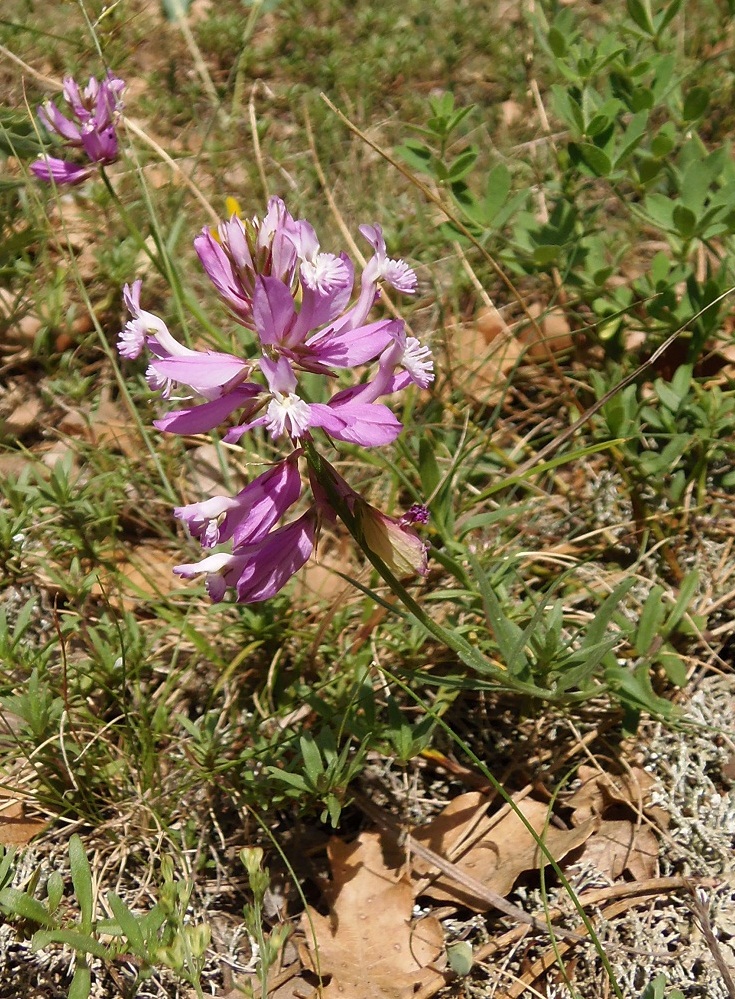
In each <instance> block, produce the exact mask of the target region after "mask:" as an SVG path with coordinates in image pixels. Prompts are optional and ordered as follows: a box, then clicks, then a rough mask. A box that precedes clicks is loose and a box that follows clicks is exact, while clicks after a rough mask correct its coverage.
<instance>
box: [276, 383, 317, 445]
mask: <svg viewBox="0 0 735 999" xmlns="http://www.w3.org/2000/svg"><path fill="white" fill-rule="evenodd" d="M266 417H267V420H268V422H267V423H266V427H267V428H268V432H269V433H270V435H271V437H272V438H273V439H274V440H275V439H276V438H277V437H280V436H281V435H282V434H288V435H289V437H293V438H298V437H303V435H304V434H305V433H306V431H307V430H308V429H309V424H310V420H311V412H310V410H309V406H308V404H307V403H305V402H304V400H303V399H301V398H300V397H299V396H297V395H295V394H294V393H291V392H289V393H287V394H283V393H281V392H274V393H273V398H272V399H271V401H270V403H269V405H268V409H267V411H266Z"/></svg>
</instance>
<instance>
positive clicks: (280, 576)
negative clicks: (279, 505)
mask: <svg viewBox="0 0 735 999" xmlns="http://www.w3.org/2000/svg"><path fill="white" fill-rule="evenodd" d="M317 521H318V517H317V512H316V510H315V508H313V507H311V508H310V509H309V510H307V511H306V513H304V514H303V515H302V516H301V517H299V518H298V520H294V521H292V522H291V523H290V524H286V525H285V526H284V527H279V528H278V529H277V530H275V531H271V532H270V534H267V535H266V536H265V537H264V538H262V539H261V540H259V541H255V542H253V543H248V544H243V545H240V546H239V547H237V548H235V549H234V551H233V552H232V554H228V553H227V552H220V553H217V554H214V555H209V556H207V557H206V558H204V559H202V561H201V562H192V563H188V564H185V565H177V566H174V572H175V573H176V574H177V575H179V576H182V577H183V578H184V579H192V578H193V577H194V576H198V575H200V574H201V573H206V581H205V582H206V587H207V592H208V593H209V595H210V597H211V598H212V600H214V601H215V602H219V601H220V600H222V599H223V597H224V595H225V592H226V591H227V588H228V587H234V589H235V591H236V593H237V600H238V602H239V603H244V604H248V603H257V602H258V601H260V600H269V599H270V598H271V597H272V596H275V594H276V593H278V591H279V590H281V589H282V588H283V587H284V586H285V585H286V583H287V582H288V581H289V579H290V578H291V577H292V576H293V575H294V574H295V573H297V572H298V571H299V569H300V568H301V567H302V566H303V565H304V564H305V562H306V561H307V560H308V559H309V556H310V555H311V553H312V551H313V550H314V538H315V535H316V527H317Z"/></svg>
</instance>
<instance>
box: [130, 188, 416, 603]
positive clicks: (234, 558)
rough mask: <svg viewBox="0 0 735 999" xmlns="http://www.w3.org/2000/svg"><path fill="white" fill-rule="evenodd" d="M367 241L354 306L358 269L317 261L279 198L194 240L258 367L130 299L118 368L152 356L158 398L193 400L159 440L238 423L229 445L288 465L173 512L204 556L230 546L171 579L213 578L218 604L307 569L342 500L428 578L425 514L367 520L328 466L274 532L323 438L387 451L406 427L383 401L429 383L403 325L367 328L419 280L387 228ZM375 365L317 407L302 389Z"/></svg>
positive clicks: (370, 230)
mask: <svg viewBox="0 0 735 999" xmlns="http://www.w3.org/2000/svg"><path fill="white" fill-rule="evenodd" d="M360 232H361V233H362V235H363V236H364V237H365V239H366V240H367V241H368V243H369V244H370V245H371V247H372V250H373V255H372V257H371V258H370V260H369V261H368V263H367V264H366V266H365V267H364V269H363V271H362V274H361V276H360V285H359V291H358V292H357V294H354V293H353V289H354V284H355V269H354V266H353V264H352V261H351V260H350V259H349V257H348V256H347V255H346V254H344V253H341V254H340V255H339V256H336V255H334V254H332V253H324V252H322V251H321V250H320V247H319V242H318V240H317V237H316V233H315V232H314V229H313V228H312V226H311V225H310V224H309V223H308V222H306V221H304V220H295V219H294V218H292V216H291V215H290V214H289V212H288V211H287V209H286V206H285V205H284V203H283V201H281V200H280V198H271V199H270V201H269V202H268V211H267V213H266V215H265V217H264V218H263V219H262V220H260V219H258V218H253V219H251V220H247V221H242V220H241V219H240V218H239V217H238V216H237V215H233V216H232V218H230V219H229V220H228V221H224V222H222V223H220V225H219V226H218V228H217V230H216V232H215V231H212V230H210V229H204V230H203V231H202V232H201V233H200V235H199V236H197V237H196V239H195V241H194V246H195V248H196V251H197V254H198V256H199V259H200V261H201V263H202V266H203V267H204V270H205V271H206V273H207V275H208V277H209V278H210V280H211V281H212V284H213V285H214V287H215V289H216V290H217V293H218V294H219V296H220V298H221V299H222V301H223V302H224V304H225V305H226V307H227V309H228V310H229V312H230V314H231V316H232V318H233V319H234V320H235V322H236V323H238V324H239V325H240V326H242V327H244V328H245V329H246V330H248V331H249V332H250V334H251V336H252V339H253V340H254V342H255V347H256V350H255V351H254V352H252V354H253V356H247V357H239V356H236V355H234V354H227V353H222V352H219V351H199V350H191V349H190V348H188V347H185V346H184V345H183V344H180V343H179V342H178V341H177V340H176V339H175V338H174V337H173V336H172V335H171V333H170V332H169V330H168V328H167V327H166V325H165V323H164V322H163V321H162V320H161V319H160V318H158V317H157V316H155V315H153V314H152V313H150V312H146V311H145V310H144V309H142V308H141V304H140V294H141V282H140V281H139V280H138V281H135V282H134V283H133V285H132V286H126V287H125V291H124V302H125V305H126V307H127V310H128V312H129V313H130V316H131V318H130V320H129V321H128V323H127V324H126V326H125V328H124V329H123V330H122V332H121V333H120V338H119V342H118V349H119V352H120V354H121V356H123V357H125V358H128V359H133V358H136V357H138V356H139V355H140V354H141V353H142V352H143V351H144V350H147V351H148V354H149V357H150V364H149V367H148V371H147V378H148V383H149V385H150V386H151V388H153V389H156V390H160V391H161V393H162V395H163V397H164V398H168V397H169V395H170V394H171V392H172V391H173V389H174V386H176V392H177V395H178V394H179V393H180V392H181V391H182V388H183V390H184V391H187V392H189V393H191V394H192V395H193V396H194V397H199V399H196V398H192V399H191V403H190V404H189V405H187V406H186V407H184V408H182V409H177V410H174V411H173V412H170V413H168V414H167V415H165V416H163V417H162V418H161V419H158V420H156V421H154V422H155V426H156V427H158V428H159V429H160V430H164V431H168V432H169V433H178V434H198V433H204V432H207V431H210V430H213V429H214V428H215V427H218V426H220V425H221V424H222V423H223V422H224V421H226V420H229V419H230V417H232V415H233V414H235V413H237V414H238V416H237V419H238V421H239V422H238V423H237V424H236V425H235V426H233V427H231V428H230V429H229V430H228V431H227V433H226V435H225V438H224V439H225V441H226V442H228V443H234V442H236V441H238V440H239V439H240V438H241V437H242V436H243V435H244V434H246V433H247V432H248V431H250V430H252V429H254V428H255V427H263V428H264V429H265V430H266V432H267V433H268V434H269V435H270V437H271V438H272V439H273V440H281V439H282V440H284V442H285V443H287V444H288V446H289V447H290V449H291V450H290V453H289V454H287V456H286V457H284V458H283V459H282V460H281V461H279V462H277V463H276V464H274V465H273V466H272V467H270V468H269V469H268V470H267V471H266V472H264V473H263V474H261V475H259V476H258V477H257V478H255V479H254V480H253V481H251V482H250V483H248V485H247V486H245V488H244V489H242V490H241V491H240V492H239V493H238V494H237V495H236V496H231V497H230V496H214V497H212V498H210V499H208V500H204V501H203V502H201V503H193V504H190V505H188V506H183V507H179V508H177V509H176V510H175V511H174V512H175V515H176V516H177V517H179V518H180V519H181V520H182V521H183V522H184V523H185V524H186V525H187V527H188V528H189V531H190V533H191V534H192V535H193V536H194V537H196V538H198V539H199V541H200V542H201V544H202V547H204V548H205V549H210V548H214V547H216V546H218V545H221V544H225V543H231V550H230V551H221V552H215V553H213V554H210V555H208V556H206V557H205V558H204V559H203V560H202V561H200V562H197V563H193V564H188V565H180V566H177V567H176V568H175V569H174V571H175V572H177V573H178V574H179V575H181V576H183V577H185V578H190V577H192V576H195V575H198V574H200V573H204V574H206V584H207V589H208V591H209V593H210V596H211V597H212V599H213V600H221V599H222V598H223V596H224V594H225V592H226V590H227V588H228V587H233V588H234V589H235V591H236V594H237V600H238V601H240V602H242V603H250V602H254V601H258V600H266V599H268V598H269V597H271V596H273V595H274V594H275V593H277V592H278V591H279V590H280V589H281V587H283V586H284V585H285V583H286V582H287V581H288V579H290V578H291V576H292V575H293V574H294V573H295V572H297V571H298V570H299V569H300V568H301V567H302V566H303V565H304V563H305V562H306V561H307V560H308V558H309V557H310V555H311V553H312V551H313V549H314V545H315V538H316V534H317V529H318V525H319V523H320V521H321V520H324V519H326V520H334V518H335V515H336V514H335V511H334V509H333V507H332V505H331V503H330V499H329V496H328V495H327V492H328V491H331V494H332V497H338V499H339V503H341V504H343V505H344V507H345V509H347V510H348V511H349V513H350V515H351V516H352V517H353V518H354V521H355V523H356V525H357V527H358V530H359V531H360V535H361V537H362V538H363V539H364V541H365V544H367V545H368V547H369V548H370V549H371V551H373V553H374V554H376V555H378V556H379V557H380V558H382V559H383V561H384V562H385V563H386V564H387V565H388V566H389V568H391V569H392V570H393V571H395V572H399V573H406V572H411V571H413V572H419V573H425V572H426V547H425V545H424V543H423V542H422V541H421V540H420V538H419V537H418V536H417V535H416V534H415V532H414V531H413V530H412V529H411V526H410V525H411V524H413V523H416V522H420V523H423V522H425V521H426V517H427V514H426V510H425V508H423V507H412V508H411V510H409V511H408V513H407V514H406V516H405V517H403V518H401V519H400V520H394V519H393V518H390V517H387V516H385V515H384V514H382V513H380V511H378V510H376V509H375V508H374V507H371V506H370V505H369V504H368V503H366V502H365V500H364V499H362V497H361V496H359V494H357V493H356V492H354V491H353V490H352V489H351V488H350V486H349V485H348V484H347V483H346V482H345V481H344V479H342V478H341V477H340V476H339V475H338V474H337V472H336V471H335V470H334V469H333V468H332V467H331V465H329V464H328V463H327V462H326V461H324V460H323V459H322V460H321V466H322V469H323V470H324V474H325V475H326V476H327V478H328V484H329V490H326V491H325V489H324V488H323V485H321V484H320V483H319V482H317V481H316V480H315V479H314V477H313V470H310V479H311V487H312V494H313V502H312V504H311V506H310V507H309V508H308V509H307V510H306V512H305V513H303V514H302V515H301V516H300V517H298V518H297V519H295V520H292V521H290V522H288V523H285V524H283V525H281V526H277V525H278V524H279V522H280V521H281V520H282V519H283V518H284V517H285V515H286V514H287V512H288V511H289V510H290V509H291V507H292V506H294V504H295V503H296V502H297V501H298V500H299V498H300V496H301V494H302V477H301V472H300V470H299V459H300V458H301V457H302V456H303V453H304V445H305V444H311V442H312V441H313V433H314V431H316V430H321V431H323V432H325V433H326V434H327V435H328V437H329V438H330V439H333V440H339V441H345V442H347V443H350V444H358V445H361V446H362V447H375V446H379V445H383V444H389V443H391V442H392V441H393V440H395V438H396V437H397V436H398V434H399V433H400V432H401V430H402V425H401V423H400V422H399V421H398V419H397V418H396V417H395V415H394V414H393V412H392V411H391V409H389V407H388V406H387V405H385V404H384V403H382V402H380V401H378V400H379V399H380V398H381V397H384V396H386V395H389V394H391V393H393V392H397V391H399V390H401V389H403V388H406V387H407V386H408V385H411V384H414V385H418V386H420V387H421V388H426V387H427V386H428V385H429V384H430V382H431V381H432V380H433V377H434V375H433V362H432V358H431V353H430V351H429V349H428V347H425V346H423V345H422V344H421V343H420V342H419V341H418V340H417V339H416V338H415V337H410V336H406V332H405V328H404V324H403V322H402V321H401V320H398V319H380V320H377V321H375V322H368V321H367V320H368V315H369V313H370V310H371V309H372V307H373V305H374V304H375V302H376V301H377V299H378V297H379V295H380V285H381V283H385V284H387V285H390V286H391V287H392V288H394V289H395V290H396V291H399V292H401V293H403V294H412V293H413V292H414V291H415V289H416V276H415V274H414V272H413V271H412V270H411V269H410V267H408V265H407V264H406V263H405V262H404V261H402V260H393V259H391V258H389V257H388V256H387V253H386V247H385V241H384V239H383V234H382V231H381V229H380V226H377V225H375V226H370V225H363V226H360ZM367 364H371V365H373V369H372V371H371V377H369V378H368V379H367V380H364V381H360V382H359V383H357V384H355V385H353V386H351V387H349V388H347V389H343V390H341V391H338V392H336V393H335V394H333V395H332V396H331V398H329V399H328V400H327V401H326V402H311V401H309V398H308V396H307V394H306V392H305V391H304V390H303V389H301V388H300V385H299V376H300V375H301V374H303V373H312V374H314V373H315V374H319V375H323V376H325V384H330V383H331V382H332V381H333V379H334V376H335V375H336V373H337V371H338V370H339V369H354V368H356V367H361V366H363V365H367Z"/></svg>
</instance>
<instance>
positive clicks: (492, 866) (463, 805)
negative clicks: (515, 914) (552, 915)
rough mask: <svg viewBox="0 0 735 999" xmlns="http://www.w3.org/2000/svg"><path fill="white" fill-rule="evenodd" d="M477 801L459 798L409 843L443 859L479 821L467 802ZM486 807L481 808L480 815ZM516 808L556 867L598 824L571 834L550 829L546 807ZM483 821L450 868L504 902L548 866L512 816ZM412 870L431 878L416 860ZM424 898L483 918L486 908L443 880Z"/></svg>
mask: <svg viewBox="0 0 735 999" xmlns="http://www.w3.org/2000/svg"><path fill="white" fill-rule="evenodd" d="M477 797H481V796H479V795H475V794H474V793H470V794H467V795H461V796H460V798H461V799H463V801H461V802H460V803H459V806H458V804H457V800H456V799H455V802H452V803H450V805H449V806H448V808H447V809H445V810H444V811H443V812H441V813H440V814H439V815H438V816H437V817H436V818H435V819H433V820H432V821H431V822H428V823H427V824H426V825H425V826H421V827H419V828H418V829H415V830H414V831H413V834H412V837H413V839H414V840H415V841H416V842H418V843H420V844H424V845H426V846H429V847H430V848H431V849H432V850H433V851H434V852H435V853H438V854H441V855H443V856H446V855H447V853H448V852H449V851H450V849H451V847H452V846H453V845H454V844H455V843H456V842H457V841H458V840H460V839H461V838H462V837H463V836H465V835H466V832H467V827H468V826H469V825H470V824H473V825H474V824H476V823H477V822H478V821H479V820H480V819H482V818H483V815H482V814H479V815H478V809H477V808H475V809H474V812H473V809H472V799H475V798H477ZM486 807H487V806H486V805H484V806H481V809H482V813H484V811H485V809H486ZM516 808H518V809H519V810H520V811H521V812H522V813H523V816H524V817H525V819H526V821H527V822H528V823H529V824H530V825H531V827H532V828H533V829H534V831H535V832H536V836H537V838H541V839H542V840H543V843H544V845H545V846H546V849H547V850H548V851H549V853H550V854H551V855H552V857H554V859H555V860H557V861H558V860H561V859H562V858H563V857H565V856H566V854H567V853H570V852H571V851H572V850H576V849H577V848H578V847H580V846H581V845H582V844H583V843H584V842H585V841H586V840H587V839H588V838H589V837H590V836H591V835H592V833H593V832H594V830H595V829H596V827H597V825H598V824H599V820H597V819H596V818H590V819H589V820H588V821H587V822H585V823H583V824H582V825H580V826H578V827H576V828H572V829H561V828H558V827H556V826H552V825H549V823H548V818H549V807H548V805H547V804H545V803H544V802H541V801H537V800H536V799H534V798H530V797H524V799H523V800H522V801H520V802H517V803H516ZM448 812H449V814H447V813H448ZM486 821H487V825H486V827H485V829H484V831H483V833H482V835H481V836H480V837H479V838H478V839H476V840H475V842H474V843H473V845H472V846H471V847H470V848H469V849H468V850H466V851H465V852H464V853H463V854H462V855H461V856H460V857H458V858H457V859H456V860H455V861H454V867H455V868H456V869H457V870H458V871H459V872H460V873H461V874H466V875H468V876H469V877H470V878H472V879H473V880H474V881H476V882H479V883H480V884H482V885H483V886H484V887H485V888H487V889H488V890H489V891H491V892H493V893H495V894H497V895H500V896H502V897H505V896H506V895H508V893H509V892H510V891H511V889H512V888H513V885H514V884H515V882H516V881H517V880H518V878H519V877H520V875H521V874H523V873H524V872H525V871H529V870H535V869H538V868H539V867H540V866H542V865H543V866H545V865H546V864H547V863H548V860H547V858H546V856H545V854H543V853H542V852H541V850H540V848H539V845H538V842H537V839H536V838H534V836H533V835H532V834H531V832H530V831H529V830H528V828H527V826H526V824H525V823H524V822H523V820H522V819H521V818H520V817H519V816H518V815H517V814H516V812H515V811H514V810H513V811H510V812H507V813H504V814H502V815H501V816H500V817H499V818H498V819H497V820H495V821H494V817H493V816H490V817H489V819H487V820H486ZM437 833H438V835H437ZM413 868H414V872H415V874H417V875H419V876H421V875H424V874H427V873H429V872H430V870H431V865H430V864H427V863H426V862H425V861H422V860H421V859H418V858H417V859H415V860H414V864H413ZM423 894H426V895H429V896H430V897H431V898H434V899H437V900H440V901H448V902H454V903H456V904H460V905H465V906H467V907H468V908H470V909H474V910H475V911H476V912H486V911H487V910H488V908H490V906H489V904H488V901H487V898H485V897H480V896H479V895H477V894H475V893H474V892H473V891H472V890H471V889H469V888H467V887H466V886H463V885H461V884H459V883H458V882H457V881H454V880H453V879H451V878H449V877H447V876H445V875H443V874H442V875H440V876H439V877H438V878H436V879H435V880H434V881H432V882H431V883H430V884H429V885H428V886H427V887H425V888H424V889H423Z"/></svg>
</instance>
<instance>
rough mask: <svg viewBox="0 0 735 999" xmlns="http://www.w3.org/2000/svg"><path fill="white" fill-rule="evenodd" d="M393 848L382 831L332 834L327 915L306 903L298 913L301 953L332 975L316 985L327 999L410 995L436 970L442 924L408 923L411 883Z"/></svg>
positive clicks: (316, 968) (431, 921)
mask: <svg viewBox="0 0 735 999" xmlns="http://www.w3.org/2000/svg"><path fill="white" fill-rule="evenodd" d="M392 849H393V851H394V852H393V854H392V855H391V841H390V839H389V838H388V837H384V836H382V835H381V834H379V833H362V834H361V835H360V836H359V837H358V838H357V839H356V840H355V841H354V842H353V843H350V844H346V843H344V842H343V841H342V840H340V839H337V838H333V839H332V840H330V843H329V847H328V851H327V852H328V856H329V860H330V865H331V867H332V882H331V885H330V888H329V890H328V892H326V896H327V900H328V902H329V910H330V911H329V916H322V915H321V914H320V913H318V912H317V911H316V910H315V909H313V908H312V907H311V906H309V907H307V910H306V912H305V913H304V916H303V917H302V929H303V931H304V933H305V935H306V948H304V949H303V952H302V959H303V960H304V962H305V964H306V965H307V967H308V968H309V969H310V970H312V971H313V972H315V973H316V974H318V975H319V976H320V977H321V978H325V977H326V976H330V977H331V981H330V982H329V984H328V985H327V986H326V987H323V988H321V989H320V990H319V994H320V995H321V996H323V997H324V999H411V997H412V996H413V994H414V991H415V990H416V989H417V988H419V987H421V985H422V984H423V983H424V982H425V981H426V980H427V979H428V978H429V977H431V976H432V975H433V974H434V972H435V969H432V968H430V965H432V964H433V962H435V961H436V960H437V958H438V957H439V955H440V954H441V953H442V951H443V932H442V928H441V926H440V924H439V922H438V921H437V920H435V919H433V918H432V917H427V918H426V919H422V920H420V921H419V922H418V923H417V924H416V925H415V926H414V925H412V921H411V916H412V913H413V888H412V886H411V883H410V881H409V880H408V878H407V877H406V876H405V875H404V874H403V872H402V870H401V858H400V855H399V854H398V852H397V851H396V849H395V843H394V844H393V846H392Z"/></svg>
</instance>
